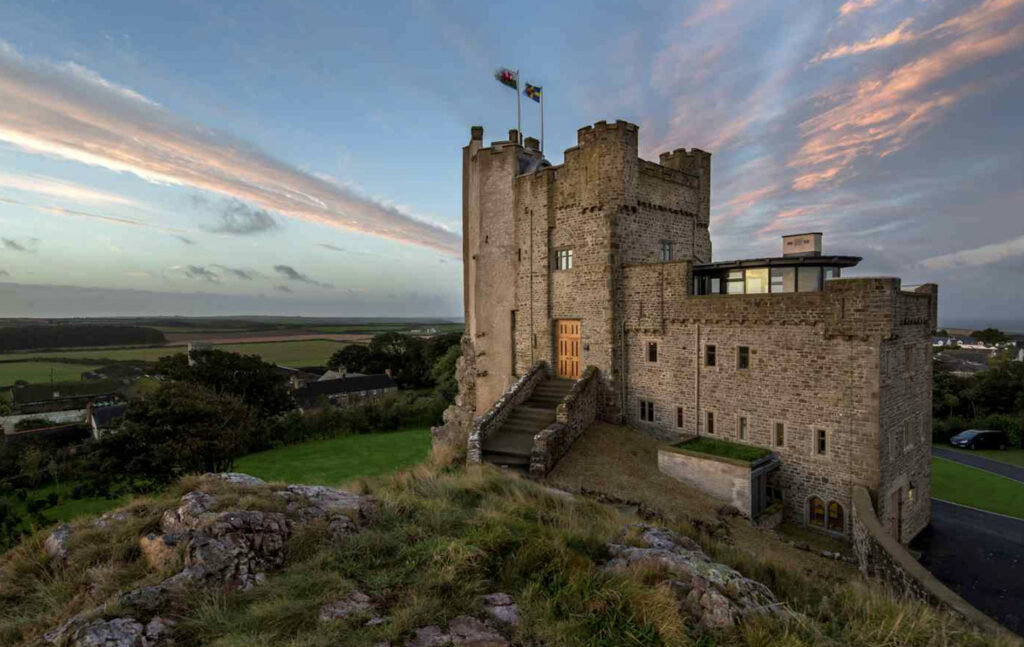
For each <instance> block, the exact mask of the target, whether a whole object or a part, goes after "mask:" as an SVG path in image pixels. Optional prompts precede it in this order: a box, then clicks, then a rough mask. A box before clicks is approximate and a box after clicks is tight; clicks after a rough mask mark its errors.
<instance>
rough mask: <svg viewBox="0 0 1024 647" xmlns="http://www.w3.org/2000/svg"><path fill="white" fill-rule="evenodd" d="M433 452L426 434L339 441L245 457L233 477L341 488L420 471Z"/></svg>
mask: <svg viewBox="0 0 1024 647" xmlns="http://www.w3.org/2000/svg"><path fill="white" fill-rule="evenodd" d="M429 450H430V432H429V431H428V430H426V429H409V430H406V431H394V432H390V433H384V434H362V435H353V436H339V437H337V438H329V439H327V440H314V441H311V442H308V443H302V444H300V445H289V446H288V447H281V448H279V449H271V450H269V451H265V452H260V453H258V454H250V455H249V456H243V457H242V458H240V459H238V460H237V461H235V467H234V471H236V472H245V473H246V474H251V475H253V476H257V477H259V478H261V479H264V480H266V481H285V482H287V483H304V484H314V485H338V484H339V483H343V482H345V481H350V480H352V479H355V478H359V477H362V476H375V475H378V474H385V473H388V472H393V471H395V470H397V469H399V468H401V467H408V466H410V465H415V464H416V463H419V462H420V461H422V460H423V459H424V458H426V457H427V452H428V451H429Z"/></svg>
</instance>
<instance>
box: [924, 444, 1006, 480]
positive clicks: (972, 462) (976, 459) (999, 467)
mask: <svg viewBox="0 0 1024 647" xmlns="http://www.w3.org/2000/svg"><path fill="white" fill-rule="evenodd" d="M932 456H935V457H937V458H945V459H946V460H951V461H953V462H955V463H960V464H961V465H967V466H969V467H977V468H978V469H982V470H985V471H988V472H994V473H995V474H999V475H1000V476H1005V477H1006V478H1009V479H1013V480H1014V481H1020V482H1021V483H1024V467H1017V466H1016V465H1010V464H1008V463H1000V462H999V461H994V460H992V459H991V458H983V457H981V456H974V455H973V454H967V453H964V452H957V451H953V450H952V449H942V448H939V447H932Z"/></svg>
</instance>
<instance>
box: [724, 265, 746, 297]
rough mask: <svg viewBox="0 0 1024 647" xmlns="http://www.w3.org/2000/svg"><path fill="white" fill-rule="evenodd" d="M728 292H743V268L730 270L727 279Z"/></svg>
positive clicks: (726, 289)
mask: <svg viewBox="0 0 1024 647" xmlns="http://www.w3.org/2000/svg"><path fill="white" fill-rule="evenodd" d="M725 293H726V294H743V270H729V274H728V276H727V277H726V279H725Z"/></svg>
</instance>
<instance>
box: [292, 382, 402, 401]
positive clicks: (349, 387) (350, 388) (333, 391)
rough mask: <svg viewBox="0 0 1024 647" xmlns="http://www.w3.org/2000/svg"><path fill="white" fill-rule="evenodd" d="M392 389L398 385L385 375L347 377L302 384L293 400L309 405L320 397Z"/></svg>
mask: <svg viewBox="0 0 1024 647" xmlns="http://www.w3.org/2000/svg"><path fill="white" fill-rule="evenodd" d="M394 388H398V384H397V383H396V382H395V381H394V380H393V379H391V378H390V377H388V376H387V375H360V376H353V375H348V376H346V377H345V378H344V379H340V380H326V381H324V382H310V383H308V384H304V385H302V386H301V387H299V388H298V389H296V390H295V399H296V400H298V401H299V402H305V403H311V402H315V401H316V400H317V398H319V397H320V396H331V395H341V394H343V393H361V392H363V391H374V390H377V389H394Z"/></svg>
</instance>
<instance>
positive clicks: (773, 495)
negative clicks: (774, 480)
mask: <svg viewBox="0 0 1024 647" xmlns="http://www.w3.org/2000/svg"><path fill="white" fill-rule="evenodd" d="M765 489H766V490H767V491H768V500H769V501H782V488H780V487H775V486H773V485H769V486H768V487H767V488H765Z"/></svg>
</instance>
